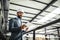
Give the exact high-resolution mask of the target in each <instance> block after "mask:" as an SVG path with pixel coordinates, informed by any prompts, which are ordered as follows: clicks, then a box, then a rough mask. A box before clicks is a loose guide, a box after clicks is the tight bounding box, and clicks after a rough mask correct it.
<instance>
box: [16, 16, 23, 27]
mask: <svg viewBox="0 0 60 40" xmlns="http://www.w3.org/2000/svg"><path fill="white" fill-rule="evenodd" d="M17 20H18V25H19V27H20V26H21V25H22V21H21V18H18V17H17Z"/></svg>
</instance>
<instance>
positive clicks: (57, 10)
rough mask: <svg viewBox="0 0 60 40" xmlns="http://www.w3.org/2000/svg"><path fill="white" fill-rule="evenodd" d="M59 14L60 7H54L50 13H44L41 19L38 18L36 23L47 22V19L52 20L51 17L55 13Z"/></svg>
mask: <svg viewBox="0 0 60 40" xmlns="http://www.w3.org/2000/svg"><path fill="white" fill-rule="evenodd" d="M58 14H60V8H56V10H54V11H53V12H52V13H49V14H48V15H46V16H45V17H44V18H42V19H41V20H38V21H37V22H38V23H44V22H47V20H52V18H53V17H55V16H56V15H58Z"/></svg>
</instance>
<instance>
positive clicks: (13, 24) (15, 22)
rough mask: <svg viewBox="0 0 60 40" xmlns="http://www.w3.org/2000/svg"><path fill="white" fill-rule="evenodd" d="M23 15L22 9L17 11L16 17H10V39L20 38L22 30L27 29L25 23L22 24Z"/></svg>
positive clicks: (20, 39) (19, 39)
mask: <svg viewBox="0 0 60 40" xmlns="http://www.w3.org/2000/svg"><path fill="white" fill-rule="evenodd" d="M22 16H23V10H21V9H19V10H18V11H17V17H16V18H12V19H10V21H9V31H10V32H11V37H10V40H22V34H23V32H25V31H27V30H28V28H27V27H26V25H22V22H21V19H22Z"/></svg>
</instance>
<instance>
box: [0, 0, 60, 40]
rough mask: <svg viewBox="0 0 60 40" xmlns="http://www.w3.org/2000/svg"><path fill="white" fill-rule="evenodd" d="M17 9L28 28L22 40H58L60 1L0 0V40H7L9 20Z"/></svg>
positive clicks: (59, 31)
mask: <svg viewBox="0 0 60 40" xmlns="http://www.w3.org/2000/svg"><path fill="white" fill-rule="evenodd" d="M19 8H21V9H22V10H23V11H24V14H23V17H22V19H21V20H22V24H28V25H27V26H28V28H29V29H28V30H29V31H28V32H26V33H25V34H24V35H23V36H22V37H23V38H22V40H60V0H0V40H9V38H10V36H11V32H10V31H9V20H10V19H12V18H15V17H16V13H17V10H18V9H19ZM17 40H18V39H17Z"/></svg>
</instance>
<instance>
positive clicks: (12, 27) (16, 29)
mask: <svg viewBox="0 0 60 40" xmlns="http://www.w3.org/2000/svg"><path fill="white" fill-rule="evenodd" d="M20 30H21V29H20V27H14V20H10V22H9V31H10V32H19V31H20Z"/></svg>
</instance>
